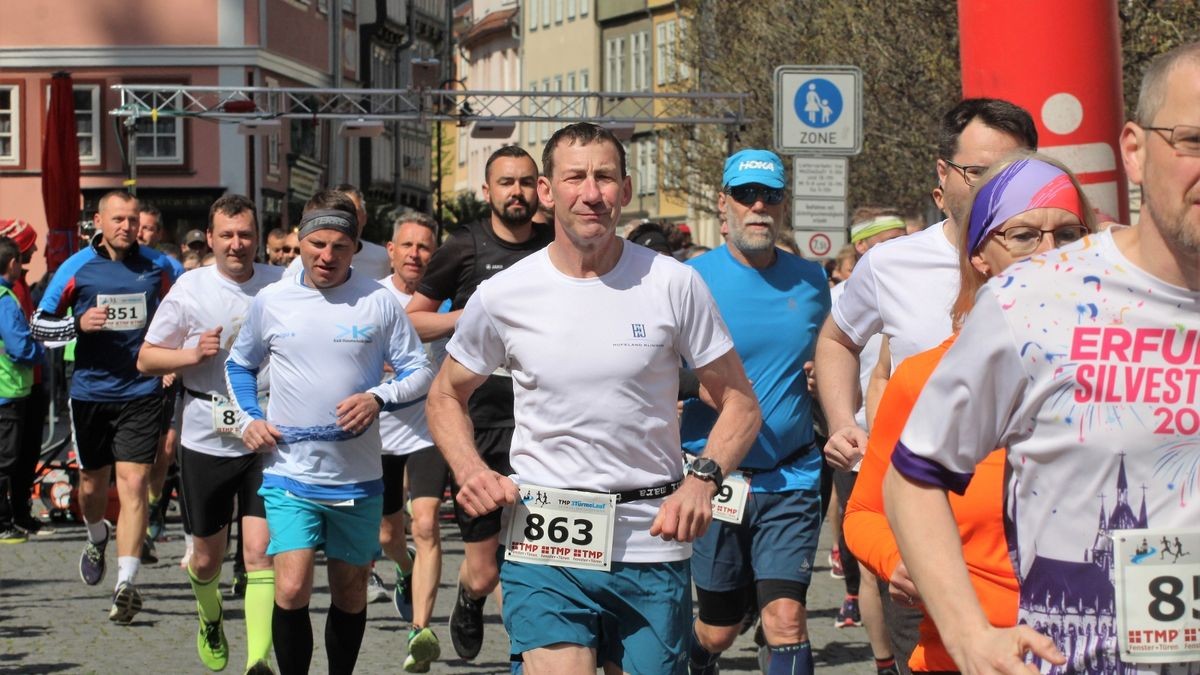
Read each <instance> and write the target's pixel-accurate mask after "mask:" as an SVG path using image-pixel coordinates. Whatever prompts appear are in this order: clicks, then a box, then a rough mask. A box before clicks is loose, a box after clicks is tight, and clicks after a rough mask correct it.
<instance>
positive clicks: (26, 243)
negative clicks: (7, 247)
mask: <svg viewBox="0 0 1200 675" xmlns="http://www.w3.org/2000/svg"><path fill="white" fill-rule="evenodd" d="M0 237H8V238H9V239H12V240H13V242H14V243H15V244H16V245H17V248H18V249H19V250H20V251H21V253H28V252H29V250H30V249H32V248H33V246H34V244H36V243H37V230H35V229H33V226H32V225H30V224H29V223H27V222H25V221H23V220H0Z"/></svg>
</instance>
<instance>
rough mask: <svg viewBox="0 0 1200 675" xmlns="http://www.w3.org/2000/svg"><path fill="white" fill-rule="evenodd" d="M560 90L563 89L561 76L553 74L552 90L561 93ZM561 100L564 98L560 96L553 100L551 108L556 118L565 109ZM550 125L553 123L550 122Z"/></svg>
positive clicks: (560, 115)
mask: <svg viewBox="0 0 1200 675" xmlns="http://www.w3.org/2000/svg"><path fill="white" fill-rule="evenodd" d="M562 90H563V76H562V75H555V76H554V91H555V92H556V93H558V94H561V93H562ZM563 100H564V99H562V98H557V99H555V100H554V107H553V108H552V109H553V110H554V116H555V117H556V118H558V117H562V114H563V111H564V110H565V109H566V106H565V105H564V104H563ZM550 126H551V127H553V126H555V124H554V123H551V125H550Z"/></svg>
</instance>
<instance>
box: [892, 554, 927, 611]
mask: <svg viewBox="0 0 1200 675" xmlns="http://www.w3.org/2000/svg"><path fill="white" fill-rule="evenodd" d="M888 595H890V596H892V600H894V601H896V604H899V605H903V606H905V607H914V606H916V605H919V604H921V594H920V592H918V591H917V586H916V584H914V583H913V580H912V577H910V576H908V568H907V567H905V566H904V562H903V561H902V562H901V563H900V564H899V565H896V569H895V570H893V571H892V577H891V578H890V579H888Z"/></svg>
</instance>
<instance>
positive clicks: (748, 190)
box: [725, 184, 787, 206]
mask: <svg viewBox="0 0 1200 675" xmlns="http://www.w3.org/2000/svg"><path fill="white" fill-rule="evenodd" d="M725 193H726V194H728V195H729V196H730V197H733V200H734V201H735V202H737V203H739V204H741V205H742V206H754V203H755V202H757V201H760V200H761V201H762V203H763V204H766V205H767V206H775V205H776V204H780V203H782V202H783V198H784V197H785V196H787V193H786V192H785V191H784V190H783V189H782V188H769V187H764V186H762V185H753V184H751V185H738V186H737V187H727V188H725Z"/></svg>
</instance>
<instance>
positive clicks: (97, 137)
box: [0, 0, 403, 280]
mask: <svg viewBox="0 0 1200 675" xmlns="http://www.w3.org/2000/svg"><path fill="white" fill-rule="evenodd" d="M393 4H395V5H397V6H399V7H401V11H402V7H403V5H402V4H401V3H400V2H397V1H396V0H389V1H388V2H387V5H388V6H391V5H393ZM383 19H384V17H381V18H379V19H378V20H379V21H382V20H383ZM360 21H361V19H360V17H359V16H358V0H171V1H170V2H162V1H161V0H88V1H87V2H73V3H62V2H59V1H56V0H26V1H24V2H19V3H18V2H9V3H5V8H4V18H3V20H2V21H0V217H4V218H21V219H24V220H27V221H29V222H31V223H33V224H34V225H35V226H36V227H38V228H39V230H41V231H42V232H44V231H45V228H46V218H45V214H44V210H43V206H42V199H41V175H40V174H41V148H42V133H43V130H42V127H43V125H44V122H45V113H46V106H47V98H48V85H49V81H50V77H51V75H52V74H53V73H54V72H56V71H60V70H65V71H68V72H70V73H71V75H72V77H73V78H74V86H75V110H76V116H77V130H78V135H79V155H80V163H81V173H82V180H81V185H82V189H83V197H84V202H85V203H84V217H85V218H88V219H90V217H91V215H92V213H93V212H94V209H95V203H96V200H97V199H98V197H99V196H100V195H102V194H103V193H104V192H106V191H108V190H111V189H115V188H120V187H121V186H122V183H123V181H124V180H125V179H126V178H127V177H128V174H129V153H130V152H131V150H130V149H129V148H126V147H125V145H126V143H125V134H124V132H123V131H122V129H121V121H122V120H121V119H119V118H114V117H113V116H110V115H109V114H108V111H109V110H111V109H113V108H115V107H117V106H118V105H119V102H120V99H119V95H118V94H117V93H116V92H114V91H112V90H111V89H110V86H111V85H114V84H172V85H190V86H204V85H208V86H213V85H221V86H285V87H286V86H309V87H353V86H358V81H359V80H360V79H365V78H364V76H363V74H361V73H360V72H359V67H360V64H361V63H362V61H363V59H362V57H361V52H362V50H361V48H360V44H359V33H360V26H359V22H360ZM335 63H336V64H337V66H338V67H336V68H335V67H334V64H335ZM358 141H359V139H343V138H339V137H338V136H337V135H336V134H332V133H331V129H330V123H328V122H316V123H314V122H311V121H295V122H292V123H285V124H284V125H283V126H282V129H281V130H280V131H279V132H277V133H275V134H273V135H270V136H247V135H240V134H239V133H238V127H237V124H230V123H225V124H220V123H217V122H213V121H208V120H199V119H182V118H175V117H166V116H160V117H159V118H158V120H157V121H156V122H152V121H151V120H149V119H142V120H140V121H139V123H138V126H137V141H136V143H135V148H133V149H132V152H134V153H136V163H137V178H138V180H137V185H136V189H137V192H138V196H139V197H140V198H142V199H143V200H145V201H148V202H150V203H153V204H154V205H156V206H157V207H158V208H159V209H161V210H162V212H163V214H164V220H165V222H166V225H167V228H168V230H167V231H168V236H169V237H173V238H174V240H175V241H178V240H179V239H180V238H181V237H182V235H183V233H184V232H186V231H187V230H188V229H191V228H197V227H200V228H202V227H204V226H205V224H206V220H207V214H208V207H209V205H210V204H211V203H212V201H213V200H214V199H215V198H216V197H218V196H220V195H221V194H223V193H224V192H226V191H231V192H238V193H242V194H246V195H251V196H253V197H254V198H255V199H256V201H257V202H258V204H259V209H260V220H261V222H262V224H263V226H264V231H265V230H266V229H269V228H270V227H275V226H279V225H286V224H288V223H290V222H291V221H292V220H294V219H295V218H296V217H297V216H298V206H299V205H301V204H303V202H304V201H305V200H307V199H308V197H309V196H311V194H312V193H313V192H314V191H315V190H317V189H319V187H321V186H323V185H328V184H332V183H336V182H342V181H348V182H355V183H357V182H358V178H359V171H360V168H361V164H362V162H360V161H359V159H358V154H357V153H358V152H359V150H360V148H361V147H362V146H361V144H360V143H358ZM43 243H44V238H43V237H40V238H39V246H41V247H44V246H42V244H43ZM43 269H44V265H43V261H42V259H41V258H40V257H38V258H37V259H35V261H34V264H33V265H32V268H31V270H30V279H31V280H36V279H38V278H40V277H41V275H42V272H43Z"/></svg>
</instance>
